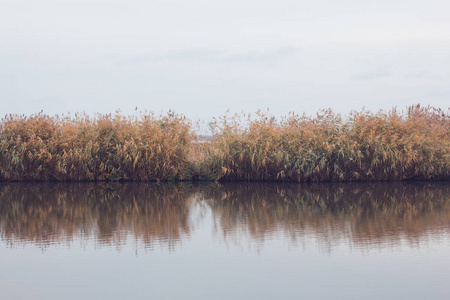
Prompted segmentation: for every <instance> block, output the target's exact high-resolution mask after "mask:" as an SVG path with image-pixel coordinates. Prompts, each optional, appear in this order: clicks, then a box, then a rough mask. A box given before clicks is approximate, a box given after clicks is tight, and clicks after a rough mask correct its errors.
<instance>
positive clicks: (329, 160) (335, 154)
mask: <svg viewBox="0 0 450 300" xmlns="http://www.w3.org/2000/svg"><path fill="white" fill-rule="evenodd" d="M211 129H212V131H213V133H214V134H213V137H212V138H210V139H207V140H202V141H200V140H199V137H198V136H197V135H196V134H195V130H194V126H193V125H192V123H191V122H190V121H189V120H188V119H187V118H186V117H184V116H182V115H179V114H175V113H173V112H169V113H168V114H167V115H161V116H156V115H154V114H151V113H150V114H141V115H140V116H129V117H125V116H122V115H120V114H117V115H97V116H96V117H94V118H92V117H89V116H87V115H76V116H75V117H73V118H71V117H58V116H54V117H51V116H48V115H45V114H42V113H40V114H36V115H32V116H29V117H27V116H18V115H9V116H6V117H5V118H3V119H2V120H1V122H0V179H1V180H15V181H21V180H33V181H34V180H42V181H52V180H54V181H119V180H124V181H159V180H169V181H178V180H223V181H226V180H230V181H231V180H237V181H292V182H310V181H314V182H318V181H378V180H413V179H419V180H422V179H435V180H437V179H441V180H448V179H449V178H450V115H449V113H448V112H447V113H446V112H444V111H443V110H441V109H437V108H433V107H429V106H428V107H421V106H419V105H417V106H411V107H409V108H407V110H406V111H402V112H399V111H397V110H395V109H393V110H391V111H389V112H385V111H380V112H378V113H372V112H369V111H365V110H363V111H360V112H351V113H350V114H349V115H348V116H345V117H342V116H341V115H339V114H335V113H333V112H332V111H331V110H324V111H321V112H320V113H318V114H317V115H316V116H313V117H309V116H305V115H297V114H290V115H288V116H287V117H285V118H282V119H281V120H277V119H276V118H274V117H271V116H269V115H268V114H265V113H262V112H258V113H256V117H251V116H250V115H233V116H227V115H226V116H223V117H221V118H219V119H217V120H215V121H214V122H213V123H211Z"/></svg>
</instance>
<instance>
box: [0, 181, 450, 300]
mask: <svg viewBox="0 0 450 300" xmlns="http://www.w3.org/2000/svg"><path fill="white" fill-rule="evenodd" d="M0 243H1V244H0V299H58V300H59V299H449V297H450V296H449V295H450V284H449V283H450V183H449V182H414V183H347V184H331V183H330V184H327V183H321V184H275V183H264V184H263V183H239V184H236V183H233V184H232V183H222V184H219V183H203V184H192V183H179V184H170V183H161V184H156V183H0Z"/></svg>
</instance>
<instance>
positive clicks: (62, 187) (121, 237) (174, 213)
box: [0, 183, 192, 249]
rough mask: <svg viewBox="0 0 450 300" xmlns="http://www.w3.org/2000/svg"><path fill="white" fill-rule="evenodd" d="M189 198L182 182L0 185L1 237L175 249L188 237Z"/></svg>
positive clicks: (12, 240)
mask: <svg viewBox="0 0 450 300" xmlns="http://www.w3.org/2000/svg"><path fill="white" fill-rule="evenodd" d="M191 195H192V188H191V187H189V186H186V185H183V184H178V185H171V184H167V185H156V184H118V185H110V184H104V183H103V184H93V183H70V184H65V183H57V184H55V183H53V184H51V183H17V184H2V185H0V231H1V238H2V240H4V241H6V242H7V243H9V244H10V245H12V246H13V245H15V244H23V243H32V244H36V245H39V246H42V247H46V246H49V245H51V244H64V243H70V242H71V241H73V240H74V239H75V238H81V239H82V240H84V241H87V240H90V239H95V241H96V243H97V244H99V245H105V244H106V245H114V246H120V245H121V244H123V243H125V242H126V240H127V239H128V238H130V237H134V238H135V241H136V242H139V243H142V244H143V245H144V246H145V247H152V246H153V245H154V244H155V243H159V244H162V245H167V246H168V247H169V248H170V249H173V247H174V246H175V245H176V244H177V243H179V242H180V241H181V238H183V237H185V236H189V235H190V233H191V227H190V224H189V202H190V200H191V199H192V197H191Z"/></svg>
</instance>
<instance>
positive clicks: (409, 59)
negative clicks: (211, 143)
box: [0, 0, 450, 121]
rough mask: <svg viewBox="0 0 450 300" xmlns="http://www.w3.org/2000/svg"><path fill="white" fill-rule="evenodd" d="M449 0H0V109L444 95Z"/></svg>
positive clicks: (292, 104)
mask: <svg viewBox="0 0 450 300" xmlns="http://www.w3.org/2000/svg"><path fill="white" fill-rule="evenodd" d="M449 11H450V2H449V1H438V0H428V1H422V0H421V1H419V0H408V1H406V0H366V1H355V0H351V1H350V0H340V1H332V0H315V1H291V0H258V1H256V0H227V1H212V0H189V1H187V0H183V1H182V0H156V1H152V0H146V1H141V0H126V1H124V0H39V1H36V0H0V101H1V105H0V116H1V117H3V116H5V115H6V114H9V113H16V114H26V115H29V114H33V113H37V112H39V111H41V110H44V112H45V113H47V114H51V115H52V114H66V113H67V112H71V113H74V112H87V113H88V114H94V113H111V112H113V113H114V112H115V111H116V110H120V111H121V112H122V113H123V114H133V113H135V108H136V107H137V108H138V110H141V111H143V110H150V111H154V112H156V113H160V112H166V111H168V110H170V109H172V110H174V111H175V112H178V113H182V114H184V115H186V116H187V117H189V118H191V119H193V120H197V119H200V120H204V121H208V120H210V119H211V118H212V117H217V116H220V115H223V114H224V113H225V112H226V111H227V110H230V111H231V112H241V111H243V112H254V111H256V110H258V109H263V110H266V109H269V111H270V113H271V114H273V115H276V116H278V115H286V114H288V113H289V112H291V111H294V112H297V113H306V114H314V113H315V112H317V111H318V110H319V109H325V108H332V109H333V110H334V111H336V112H338V113H343V114H346V113H348V112H349V111H350V110H360V109H361V108H363V107H365V108H366V109H370V110H372V111H377V110H379V109H385V110H387V109H390V108H392V107H394V106H396V107H398V108H405V107H406V106H408V105H413V104H418V103H420V104H422V105H432V106H435V107H440V108H442V109H447V108H448V107H449V106H450V104H449V103H450V101H449V99H450V84H449V83H450V68H449V66H450V17H449V16H448V12H449Z"/></svg>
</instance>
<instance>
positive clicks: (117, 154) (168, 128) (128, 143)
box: [0, 112, 193, 181]
mask: <svg viewBox="0 0 450 300" xmlns="http://www.w3.org/2000/svg"><path fill="white" fill-rule="evenodd" d="M0 134H1V140H0V170H1V172H0V173H1V177H2V179H5V180H57V181H65V180H69V181H84V180H90V181H92V180H102V181H103V180H158V179H174V180H175V179H179V180H182V179H185V178H186V177H189V176H190V175H189V166H188V163H187V155H188V150H189V148H190V144H191V142H192V140H193V132H192V129H191V123H190V122H189V121H188V120H187V119H186V118H185V117H184V116H180V115H177V114H175V113H172V112H169V113H168V114H167V115H164V116H155V115H153V114H142V115H141V116H139V117H124V116H122V115H119V114H117V115H111V114H108V115H98V116H96V117H94V118H91V117H89V116H87V115H76V116H75V118H70V117H66V118H61V117H58V116H56V117H50V116H48V115H45V114H42V113H40V114H36V115H32V116H30V117H26V116H16V115H9V116H7V117H6V118H4V119H3V120H2V122H1V129H0Z"/></svg>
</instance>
